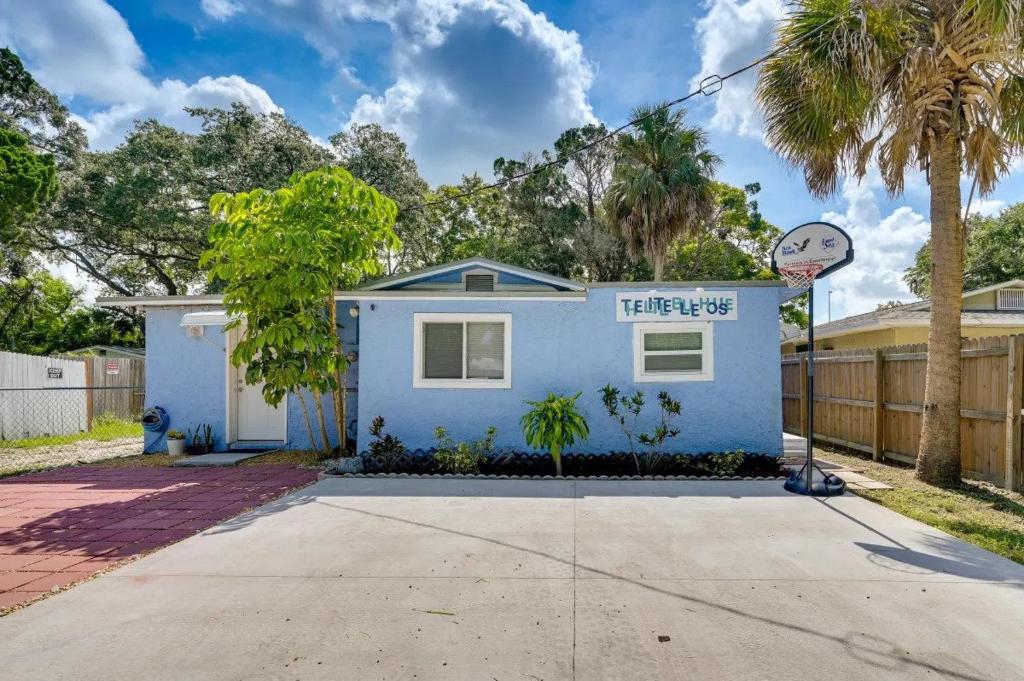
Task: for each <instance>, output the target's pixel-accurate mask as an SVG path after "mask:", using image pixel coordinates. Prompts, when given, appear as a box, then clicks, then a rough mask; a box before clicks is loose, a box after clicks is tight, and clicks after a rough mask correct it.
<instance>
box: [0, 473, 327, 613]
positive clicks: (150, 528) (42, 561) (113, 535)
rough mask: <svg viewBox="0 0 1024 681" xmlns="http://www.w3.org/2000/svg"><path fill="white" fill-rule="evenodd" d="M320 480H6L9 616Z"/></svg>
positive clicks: (0, 534)
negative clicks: (53, 592)
mask: <svg viewBox="0 0 1024 681" xmlns="http://www.w3.org/2000/svg"><path fill="white" fill-rule="evenodd" d="M315 479H316V471H312V470H308V469H302V468H294V467H291V466H254V467H244V468H193V469H189V468H89V467H80V468H77V467H76V468H64V469H58V470H54V471H47V472H45V473H36V474H32V475H22V476H19V477H16V478H9V479H7V480H0V613H3V612H4V611H5V610H6V609H8V608H11V607H13V606H15V605H18V604H20V603H24V602H26V601H29V600H32V599H34V598H36V597H38V596H40V595H42V594H44V593H46V592H48V591H50V590H51V589H54V588H59V587H64V586H67V585H69V584H74V583H75V582H77V581H80V580H82V579H85V578H87V577H89V576H91V575H93V574H95V573H96V572H98V571H100V570H103V569H105V568H108V567H110V566H111V565H113V564H115V563H118V562H120V561H124V560H128V559H129V558H132V557H134V556H137V555H139V554H141V553H145V552H147V551H151V550H153V549H156V548H159V547H161V546H164V545H166V544H170V543H172V542H176V541H178V540H180V539H184V538H185V537H188V536H190V535H192V534H195V533H196V532H199V531H201V530H205V529H207V528H209V527H212V526H213V525H216V524H218V523H220V522H222V521H224V520H227V519H228V518H231V517H233V516H235V515H238V514H239V513H241V512H242V511H245V510H247V509H250V508H253V507H255V506H259V505H261V504H264V503H266V502H268V501H270V500H271V499H273V498H275V497H278V496H280V495H282V494H284V493H285V492H287V491H289V490H292V489H295V488H296V487H301V486H303V485H306V484H308V483H310V482H312V481H313V480H315Z"/></svg>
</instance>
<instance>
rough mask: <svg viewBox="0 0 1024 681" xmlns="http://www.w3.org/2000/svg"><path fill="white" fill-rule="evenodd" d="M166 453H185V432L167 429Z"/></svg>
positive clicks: (177, 454) (173, 454)
mask: <svg viewBox="0 0 1024 681" xmlns="http://www.w3.org/2000/svg"><path fill="white" fill-rule="evenodd" d="M167 453H168V454H170V455H171V456H181V455H182V454H184V453H185V433H183V432H181V431H180V430H168V431H167Z"/></svg>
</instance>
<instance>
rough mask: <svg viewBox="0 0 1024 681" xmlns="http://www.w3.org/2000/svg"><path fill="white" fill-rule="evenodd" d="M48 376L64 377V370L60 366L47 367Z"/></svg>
mask: <svg viewBox="0 0 1024 681" xmlns="http://www.w3.org/2000/svg"><path fill="white" fill-rule="evenodd" d="M46 377H47V378H64V370H63V369H62V368H60V367H46Z"/></svg>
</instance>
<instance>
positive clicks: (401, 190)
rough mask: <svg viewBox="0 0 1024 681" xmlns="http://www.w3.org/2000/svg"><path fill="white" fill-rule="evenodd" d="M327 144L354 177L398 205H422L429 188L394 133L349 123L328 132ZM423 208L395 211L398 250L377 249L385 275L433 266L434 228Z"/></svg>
mask: <svg viewBox="0 0 1024 681" xmlns="http://www.w3.org/2000/svg"><path fill="white" fill-rule="evenodd" d="M330 142H331V146H332V147H333V148H334V151H335V153H336V154H337V155H338V158H339V160H340V162H341V164H342V165H343V166H345V168H346V169H347V170H348V171H349V172H350V173H352V174H353V175H354V176H356V177H358V178H359V179H361V180H362V181H363V182H366V183H367V184H368V185H370V186H372V187H374V188H375V189H376V190H377V191H379V192H380V193H382V194H384V195H385V196H388V197H390V198H391V199H392V200H393V201H394V202H395V203H397V204H398V206H399V208H400V209H402V208H411V207H415V206H418V205H420V204H422V203H423V201H424V200H425V197H426V195H427V192H428V191H429V190H430V187H429V185H428V184H427V182H426V180H424V179H423V178H422V177H421V176H420V173H419V169H418V168H417V167H416V161H414V160H413V159H412V157H411V156H409V150H408V148H407V147H406V145H405V142H403V141H402V138H401V137H399V136H398V134H397V133H394V132H391V131H389V130H384V129H383V128H382V127H381V126H380V125H378V124H377V123H368V124H365V125H353V126H351V127H350V128H348V129H347V130H345V131H344V132H339V133H337V134H335V135H332V136H331V138H330ZM426 215H427V214H426V212H425V211H423V210H400V212H399V214H398V219H397V220H396V221H395V234H397V235H398V238H399V239H401V240H402V249H401V250H400V251H398V252H394V253H393V252H390V251H388V252H385V253H383V257H384V262H385V268H386V270H387V272H386V273H387V274H393V273H395V272H398V271H403V270H411V269H416V268H419V267H424V266H426V265H429V264H433V262H434V258H433V257H432V254H431V252H430V236H429V233H430V232H431V231H432V230H433V229H434V226H433V225H431V224H430V223H429V222H428V221H427V218H426Z"/></svg>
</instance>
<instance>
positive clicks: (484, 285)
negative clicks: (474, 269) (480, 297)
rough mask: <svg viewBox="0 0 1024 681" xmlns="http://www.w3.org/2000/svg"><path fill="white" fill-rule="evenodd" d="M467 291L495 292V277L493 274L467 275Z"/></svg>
mask: <svg viewBox="0 0 1024 681" xmlns="http://www.w3.org/2000/svg"><path fill="white" fill-rule="evenodd" d="M466 290H467V291H493V290H494V275H493V274H467V275H466Z"/></svg>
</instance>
